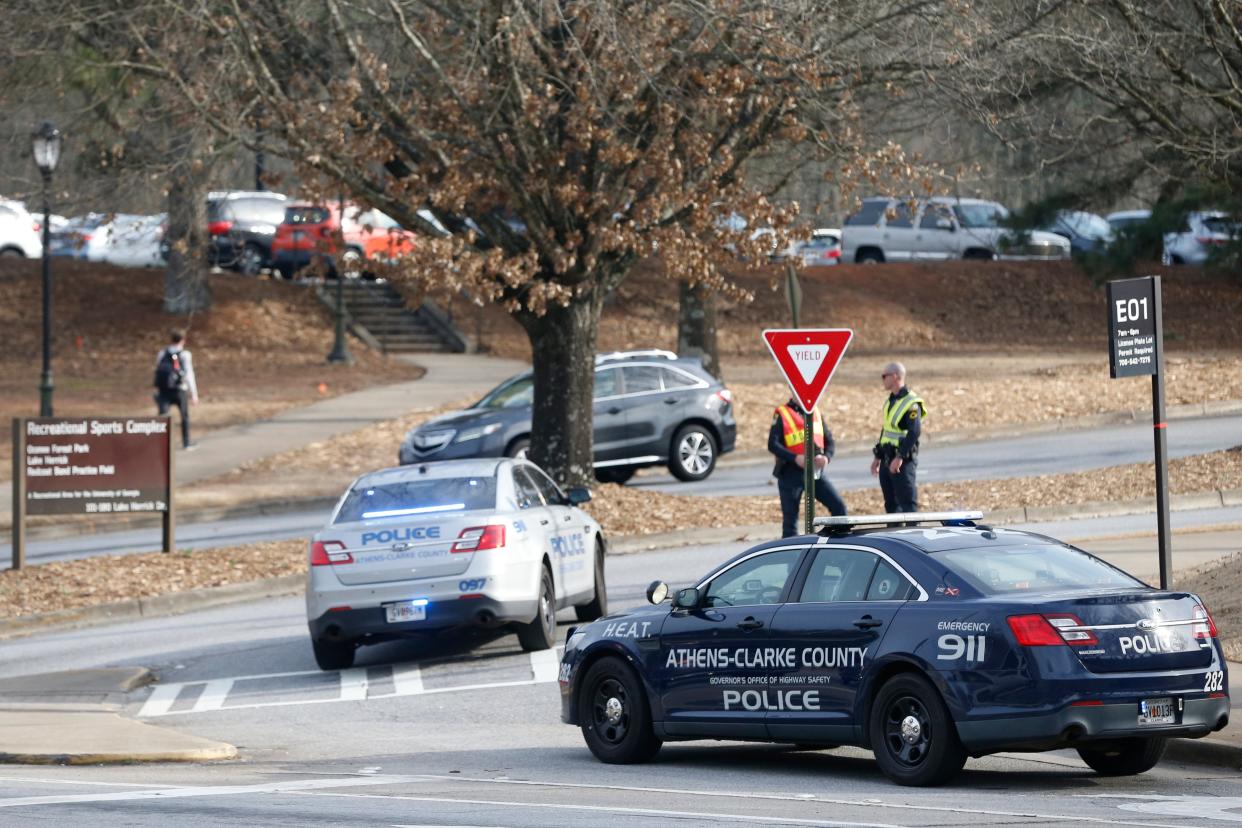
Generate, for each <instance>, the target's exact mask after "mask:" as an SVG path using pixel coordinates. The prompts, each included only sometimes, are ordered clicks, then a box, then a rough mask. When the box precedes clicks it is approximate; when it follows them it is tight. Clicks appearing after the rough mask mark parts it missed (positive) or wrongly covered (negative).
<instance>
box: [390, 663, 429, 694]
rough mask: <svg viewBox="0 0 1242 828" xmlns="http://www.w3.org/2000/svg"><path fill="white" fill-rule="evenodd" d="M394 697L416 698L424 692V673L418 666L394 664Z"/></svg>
mask: <svg viewBox="0 0 1242 828" xmlns="http://www.w3.org/2000/svg"><path fill="white" fill-rule="evenodd" d="M392 686H393V690H394V691H395V692H394V693H393V695H394V696H416V695H418V694H419V693H422V692H423V671H422V668H420V667H419V666H418V665H417V664H394V665H393V668H392Z"/></svg>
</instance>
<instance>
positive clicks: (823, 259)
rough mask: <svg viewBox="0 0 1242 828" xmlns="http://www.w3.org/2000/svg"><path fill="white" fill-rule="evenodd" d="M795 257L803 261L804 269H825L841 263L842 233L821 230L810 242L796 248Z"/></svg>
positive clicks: (826, 229)
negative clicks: (826, 266) (827, 266)
mask: <svg viewBox="0 0 1242 828" xmlns="http://www.w3.org/2000/svg"><path fill="white" fill-rule="evenodd" d="M793 255H795V256H797V257H798V258H800V259H801V260H802V266H803V267H823V266H825V265H835V264H837V263H839V262H840V261H841V231H840V230H836V229H828V228H820V229H818V230H816V231H815V232H814V234H813V235H812V236H811V239H810V240H809V241H804V242H799V243H798V244H797V245H795V246H794V252H793Z"/></svg>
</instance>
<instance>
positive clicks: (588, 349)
mask: <svg viewBox="0 0 1242 828" xmlns="http://www.w3.org/2000/svg"><path fill="white" fill-rule="evenodd" d="M601 295H602V294H601V291H600V289H599V288H595V289H593V290H591V291H590V292H589V293H587V294H585V295H582V296H578V297H575V298H574V300H573V301H572V302H571V303H570V304H569V305H567V306H566V307H563V308H562V307H560V306H557V305H552V306H551V307H549V308H548V310H547V312H546V313H545V314H544V315H543V316H535V315H533V314H531V313H528V312H519V313H518V314H516V318H517V320H518V322H520V323H521V324H522V327H523V328H525V329H526V335H527V336H528V337H529V338H530V344H531V353H532V356H533V358H534V363H535V370H534V374H535V391H534V394H535V399H534V407H533V410H532V412H531V413H532V426H531V435H530V454H529V457H530V459H531V461H532V462H534V463H536V464H537V465H539V467H540V468H542V469H543V470H544V471H546V472H547V473H548V474H549V475H551V476H552V478H553V479H554V480H556V482H557V483H560V484H561V485H562V486H590V485H592V483H593V482H594V479H595V478H594V462H593V457H594V449H593V442H594V440H593V439H592V438H593V430H594V423H593V418H592V403H593V396H594V390H595V341H596V336H597V334H598V332H599V316H600V310H601V308H602V306H603V303H602V300H601V298H600V297H601Z"/></svg>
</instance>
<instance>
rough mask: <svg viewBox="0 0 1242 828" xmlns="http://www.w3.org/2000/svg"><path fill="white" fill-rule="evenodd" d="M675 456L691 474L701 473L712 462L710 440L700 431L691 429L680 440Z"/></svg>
mask: <svg viewBox="0 0 1242 828" xmlns="http://www.w3.org/2000/svg"><path fill="white" fill-rule="evenodd" d="M677 456H678V458H679V459H680V460H681V466H682V468H684V469H685V470H686V471H688V472H690V473H691V474H702V473H703V472H705V471H707V469H708V467H709V466H710V465H711V462H712V441H711V440H710V439H709V438H708V436H707V435H706V434H704V433H702V432H701V431H692V432H690V433H689V434H687V435H686V436H685V437H683V438H682V440H681V445H680V446H678V449H677Z"/></svg>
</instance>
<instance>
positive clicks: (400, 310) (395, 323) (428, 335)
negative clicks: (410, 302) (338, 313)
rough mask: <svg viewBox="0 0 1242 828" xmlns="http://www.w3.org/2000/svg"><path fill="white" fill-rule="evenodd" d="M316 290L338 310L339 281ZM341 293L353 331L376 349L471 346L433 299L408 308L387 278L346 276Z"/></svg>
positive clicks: (397, 350)
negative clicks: (367, 278) (369, 279)
mask: <svg viewBox="0 0 1242 828" xmlns="http://www.w3.org/2000/svg"><path fill="white" fill-rule="evenodd" d="M317 292H318V294H319V298H320V299H321V300H322V301H323V303H324V304H325V305H327V306H328V307H329V308H330V309H331V310H333V311H335V310H336V296H337V284H336V281H335V280H328V281H326V282H325V283H324V284H322V285H319V286H318V290H317ZM341 293H342V298H343V302H344V305H345V314H346V318H345V321H346V324H347V325H348V326H349V329H350V331H351V332H353V334H354V335H355V336H357V337H358V338H359V339H361V340H363V341H364V342H366V343H367V344H368V345H370V346H371V347H372V348H375V349H376V350H379V351H382V352H383V353H386V354H400V353H411V352H420V351H421V352H427V351H451V352H457V353H461V352H464V351H468V350H470V347H469V343H468V342H467V341H466V339H465V337H464V336H462V335H461V334H460V333H458V331H457V330H456V329H455V328H454V327H453V325H452V323H451V322H450V321H449V320H448V318H447V317H446V316H445V315H444V313H443V312H442V311H440V310H439V309H438V308H436V307H435V306H434V305H432V304H431V303H430V302H424V303H423V305H422V306H421V307H419V308H417V309H414V310H411V309H409V308H407V307H406V305H405V300H404V298H403V297H402V296H401V294H399V293H398V292H397V291H396V290H395V289H394V288H393V287H392V285H390V284H389V283H388V282H371V281H366V280H364V279H345V280H344V281H343V283H342V284H341Z"/></svg>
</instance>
